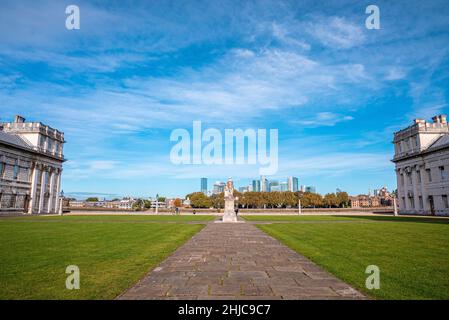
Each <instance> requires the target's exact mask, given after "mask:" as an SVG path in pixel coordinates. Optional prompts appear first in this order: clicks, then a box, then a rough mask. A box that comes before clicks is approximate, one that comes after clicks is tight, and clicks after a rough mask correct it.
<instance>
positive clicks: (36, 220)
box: [0, 214, 449, 300]
mask: <svg viewBox="0 0 449 320" xmlns="http://www.w3.org/2000/svg"><path fill="white" fill-rule="evenodd" d="M215 219H217V217H215V216H212V215H195V216H194V215H181V216H170V215H167V216H154V215H153V216H151V215H147V216H138V215H104V214H103V215H88V216H76V215H72V216H63V217H60V216H29V217H2V218H0V231H1V233H0V234H1V235H0V237H1V241H0V261H1V262H0V263H1V268H0V287H1V288H2V289H1V291H0V298H1V299H115V298H119V299H238V300H240V299H448V298H449V293H448V292H449V277H447V274H448V273H447V270H448V269H449V254H448V253H449V244H448V240H449V220H448V219H442V218H422V217H392V216H355V215H352V216H330V215H327V216H310V215H309V216H307V215H304V216H244V217H243V219H242V218H241V219H242V220H245V222H244V223H238V224H225V223H215V222H214V221H213V220H215ZM68 265H77V266H78V267H79V269H80V289H79V290H67V289H66V288H65V280H66V277H67V274H66V273H65V269H66V267H67V266H68ZM368 265H377V266H378V267H379V269H380V289H378V290H368V289H366V287H365V280H366V277H367V276H368V275H367V274H365V269H366V267H367V266H368Z"/></svg>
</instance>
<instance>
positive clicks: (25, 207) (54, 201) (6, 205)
mask: <svg viewBox="0 0 449 320" xmlns="http://www.w3.org/2000/svg"><path fill="white" fill-rule="evenodd" d="M64 142H65V141H64V134H63V133H62V132H60V131H58V130H55V129H53V128H51V127H49V126H46V125H44V124H42V123H40V122H25V119H24V118H23V117H21V116H16V117H15V119H14V121H13V122H6V123H0V212H1V213H5V212H23V213H29V214H32V213H58V212H59V207H60V200H59V193H60V192H61V174H62V164H63V162H64V155H63V144H64Z"/></svg>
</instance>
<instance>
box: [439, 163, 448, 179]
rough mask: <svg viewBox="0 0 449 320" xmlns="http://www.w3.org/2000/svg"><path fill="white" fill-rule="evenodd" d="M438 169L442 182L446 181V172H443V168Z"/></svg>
mask: <svg viewBox="0 0 449 320" xmlns="http://www.w3.org/2000/svg"><path fill="white" fill-rule="evenodd" d="M438 169H440V176H441V180H442V181H446V180H447V170H444V166H441V167H438Z"/></svg>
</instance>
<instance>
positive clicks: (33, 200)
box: [28, 163, 39, 214]
mask: <svg viewBox="0 0 449 320" xmlns="http://www.w3.org/2000/svg"><path fill="white" fill-rule="evenodd" d="M37 167H38V164H37V163H35V164H34V165H33V173H32V176H31V190H30V202H29V203H28V213H29V214H33V211H34V205H35V204H36V194H37V192H36V191H37V190H36V189H37V177H38V173H39V170H38V168H37Z"/></svg>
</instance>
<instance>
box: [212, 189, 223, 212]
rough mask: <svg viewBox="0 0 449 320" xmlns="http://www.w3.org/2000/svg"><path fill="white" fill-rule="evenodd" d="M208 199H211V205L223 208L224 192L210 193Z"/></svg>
mask: <svg viewBox="0 0 449 320" xmlns="http://www.w3.org/2000/svg"><path fill="white" fill-rule="evenodd" d="M210 200H211V202H212V206H213V207H214V208H217V209H220V208H224V193H223V192H221V193H218V194H213V195H211V196H210Z"/></svg>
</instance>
